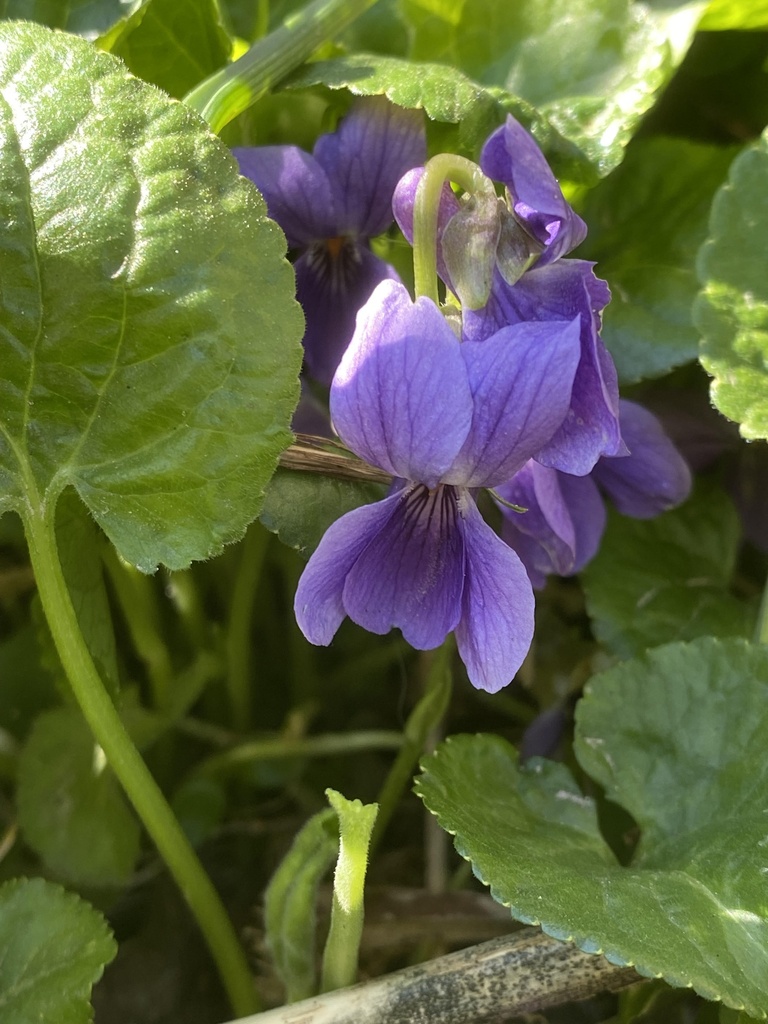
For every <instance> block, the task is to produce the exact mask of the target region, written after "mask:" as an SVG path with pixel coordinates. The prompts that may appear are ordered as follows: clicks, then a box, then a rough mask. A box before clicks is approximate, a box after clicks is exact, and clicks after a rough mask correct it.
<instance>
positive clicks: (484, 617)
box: [456, 491, 534, 693]
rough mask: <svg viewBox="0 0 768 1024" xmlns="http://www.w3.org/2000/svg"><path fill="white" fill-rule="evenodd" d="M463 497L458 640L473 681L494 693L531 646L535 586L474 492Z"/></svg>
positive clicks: (520, 662) (517, 667) (515, 668)
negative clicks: (483, 513)
mask: <svg viewBox="0 0 768 1024" xmlns="http://www.w3.org/2000/svg"><path fill="white" fill-rule="evenodd" d="M460 497H461V500H460V511H461V515H462V519H463V521H464V544H465V549H466V556H465V557H466V579H465V581H464V593H463V595H462V613H461V621H460V622H459V624H458V626H457V627H456V643H457V645H458V649H459V654H460V655H461V658H462V660H463V662H464V664H465V665H466V666H467V675H468V676H469V681H470V682H471V683H472V685H473V686H476V687H477V688H478V689H480V690H487V691H488V692H489V693H495V692H496V691H497V690H500V689H501V688H502V687H503V686H506V685H507V684H508V683H510V682H511V681H512V679H513V678H514V676H515V673H516V672H517V670H518V669H519V668H520V666H521V665H522V663H523V660H524V658H525V656H526V654H527V653H528V650H529V648H530V646H531V641H532V639H533V611H534V600H533V590H532V589H531V583H530V580H529V579H528V576H527V574H526V571H525V568H524V566H523V563H522V562H521V561H520V559H519V558H518V557H517V555H516V554H515V552H514V551H513V550H512V549H511V548H510V547H509V546H508V545H506V544H505V543H504V541H503V540H501V538H500V537H497V535H496V534H495V533H494V532H493V530H492V529H491V528H490V526H488V524H487V523H486V522H485V521H484V520H483V517H482V516H481V515H480V512H479V511H478V508H477V506H476V505H475V502H474V500H473V499H472V497H471V496H470V494H469V493H468V492H466V491H464V492H460Z"/></svg>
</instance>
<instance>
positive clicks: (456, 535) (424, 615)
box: [343, 484, 464, 650]
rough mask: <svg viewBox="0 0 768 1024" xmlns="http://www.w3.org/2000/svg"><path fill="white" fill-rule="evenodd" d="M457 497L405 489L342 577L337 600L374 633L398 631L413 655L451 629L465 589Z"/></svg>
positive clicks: (445, 491)
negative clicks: (342, 588)
mask: <svg viewBox="0 0 768 1024" xmlns="http://www.w3.org/2000/svg"><path fill="white" fill-rule="evenodd" d="M458 494H459V492H458V491H457V489H456V488H454V487H448V486H440V487H437V488H435V489H434V490H429V489H428V488H427V487H426V486H425V485H424V484H410V485H408V486H407V487H406V488H405V489H404V490H402V491H400V492H399V494H397V495H395V496H394V498H396V499H397V501H398V505H397V508H396V510H395V512H394V513H393V515H392V516H391V517H390V518H389V519H388V520H387V521H386V523H385V524H384V525H383V527H382V529H381V530H380V531H379V532H378V533H377V535H376V536H375V537H374V538H373V539H372V540H371V542H370V543H369V544H368V545H367V546H366V548H365V550H364V551H363V552H362V553H361V554H360V556H359V557H358V558H356V559H355V563H354V565H353V566H352V567H351V569H350V570H349V573H348V574H347V579H346V583H345V585H344V594H343V602H344V608H345V610H346V612H347V614H348V615H349V617H350V618H351V619H352V620H353V622H357V623H358V625H360V626H363V627H364V628H365V629H367V630H369V631H370V632H371V633H380V634H381V633H388V632H389V630H390V629H392V628H393V627H395V626H396V627H398V628H399V629H400V630H401V632H402V634H403V636H404V637H405V639H406V640H407V641H408V643H409V644H411V646H412V647H415V648H416V649H417V650H430V649H431V648H433V647H438V646H439V645H440V644H441V643H442V642H443V640H444V639H445V637H446V636H447V634H448V633H450V632H451V630H452V629H454V627H455V626H456V623H457V622H458V621H459V617H460V615H461V607H462V605H461V597H462V591H463V588H464V535H463V528H462V526H463V524H462V521H461V518H460V515H459V501H458ZM387 500H388V501H392V500H393V498H389V499H387Z"/></svg>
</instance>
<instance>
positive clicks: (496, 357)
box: [295, 281, 579, 692]
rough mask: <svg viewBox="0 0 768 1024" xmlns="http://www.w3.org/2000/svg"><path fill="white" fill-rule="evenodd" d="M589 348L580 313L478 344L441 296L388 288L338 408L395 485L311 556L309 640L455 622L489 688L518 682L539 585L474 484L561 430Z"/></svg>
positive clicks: (336, 400) (340, 421)
mask: <svg viewBox="0 0 768 1024" xmlns="http://www.w3.org/2000/svg"><path fill="white" fill-rule="evenodd" d="M578 359H579V323H578V320H575V321H574V322H573V323H570V324H569V323H563V322H562V321H561V322H559V323H556V324H552V323H541V322H539V323H530V324H517V325H515V326H513V327H506V328H503V329H502V330H501V331H499V332H498V334H497V335H496V336H494V337H491V338H488V339H487V340H486V341H485V342H483V344H482V345H479V344H475V343H472V342H467V343H464V344H462V343H460V342H459V340H458V339H457V338H456V335H455V334H454V333H453V330H452V329H451V327H450V326H449V324H448V323H447V321H446V320H445V318H444V317H443V315H442V313H441V312H440V310H439V309H438V308H437V306H435V305H434V303H432V302H431V301H430V300H429V299H426V298H420V299H417V300H416V302H413V301H412V300H411V298H410V296H409V295H408V292H407V291H406V289H405V288H404V286H403V285H401V284H398V283H395V282H392V281H385V282H383V283H381V284H379V285H378V287H377V288H376V290H375V291H374V293H373V295H372V296H371V298H370V300H369V301H368V303H367V304H366V305H365V306H364V307H363V309H361V310H360V313H359V315H358V319H357V326H356V329H355V333H354V336H353V338H352V341H351V343H350V345H349V348H348V349H347V351H346V353H345V355H344V357H343V358H342V361H341V364H340V365H339V369H338V371H337V373H336V376H335V378H334V381H333V385H332V388H331V415H332V418H333V421H334V425H335V427H336V429H337V431H338V433H339V435H340V436H341V438H342V440H343V441H344V442H345V443H346V444H347V445H348V446H349V448H351V449H352V450H353V451H354V452H356V453H357V454H358V455H359V456H360V457H361V458H363V459H365V460H366V461H367V462H369V463H371V464H372V465H374V466H378V467H379V468H380V469H383V470H384V471H385V472H387V473H390V474H391V475H392V476H393V477H394V483H393V488H392V491H391V493H390V495H389V496H388V497H387V498H385V499H383V500H382V501H379V502H376V503H375V504H373V505H366V506H363V507H362V508H358V509H355V510H353V511H352V512H348V513H347V514H346V515H344V516H342V517H341V519H339V520H337V521H336V522H335V523H334V524H333V525H332V526H331V527H330V528H329V529H328V530H327V532H326V534H325V536H324V537H323V539H322V541H321V542H320V545H319V546H318V548H317V549H316V551H315V552H314V554H313V555H312V557H311V558H310V560H309V562H308V564H307V567H306V569H305V570H304V573H303V575H302V577H301V580H300V581H299V585H298V589H297V592H296V601H295V611H296V618H297V621H298V623H299V626H300V628H301V630H302V632H303V633H304V635H305V636H306V637H307V639H308V640H310V641H311V642H312V643H315V644H322V645H327V644H329V643H330V642H331V640H332V638H333V636H334V634H335V633H336V630H337V629H338V628H339V626H340V624H341V622H342V620H343V619H344V617H345V616H347V615H348V616H349V617H350V618H351V619H352V620H353V621H354V622H357V623H358V624H359V625H361V626H363V627H364V628H365V629H368V630H370V631H371V632H372V633H379V634H383V633H387V632H388V631H389V630H390V629H392V628H393V627H398V628H399V629H400V630H401V631H402V633H403V636H404V637H405V639H406V640H407V641H408V642H409V643H410V644H411V645H412V646H413V647H415V648H417V649H419V650H429V649H431V648H434V647H437V646H438V645H439V644H440V643H442V641H443V640H444V638H445V637H446V635H447V634H448V633H450V632H451V631H452V630H455V633H456V641H457V645H458V649H459V653H460V655H461V657H462V658H463V660H464V663H465V665H466V666H467V672H468V675H469V678H470V681H471V682H472V683H473V684H474V685H475V686H477V687H479V688H481V689H485V690H488V691H490V692H495V691H496V690H498V689H500V688H501V687H502V686H505V685H506V684H507V683H509V682H510V681H511V679H512V678H513V676H514V674H515V672H516V671H517V669H518V668H519V666H520V664H521V663H522V661H523V658H524V657H525V655H526V653H527V651H528V648H529V646H530V642H531V639H532V636H533V593H532V590H531V585H530V582H529V580H528V577H527V575H526V573H525V570H524V568H523V566H522V563H521V562H520V560H519V559H518V557H517V555H515V553H514V552H513V551H512V549H511V548H510V547H509V546H508V545H506V544H505V543H504V542H503V541H502V540H501V539H500V538H499V537H498V536H497V535H496V534H495V533H494V532H493V530H492V529H491V528H490V527H489V526H488V525H487V524H486V523H485V522H484V520H483V518H482V516H481V515H480V512H479V510H478V508H477V505H476V504H475V500H474V496H473V491H474V490H475V489H476V488H481V487H493V486H495V485H496V484H499V483H501V482H503V481H505V480H508V479H509V478H510V477H511V476H513V475H514V474H515V473H516V472H517V471H518V470H519V469H520V468H521V467H522V466H523V465H524V464H525V462H526V461H527V460H528V459H529V458H531V456H532V455H534V454H535V453H536V452H537V451H538V450H539V449H540V448H541V446H542V445H543V444H545V443H546V442H547V441H548V439H549V438H550V437H551V436H552V434H553V433H554V432H555V431H556V430H557V428H558V427H559V425H560V423H561V422H562V420H563V417H564V416H565V415H566V412H567V410H568V405H569V402H570V395H571V389H572V385H573V378H574V375H575V373H576V367H577V363H578Z"/></svg>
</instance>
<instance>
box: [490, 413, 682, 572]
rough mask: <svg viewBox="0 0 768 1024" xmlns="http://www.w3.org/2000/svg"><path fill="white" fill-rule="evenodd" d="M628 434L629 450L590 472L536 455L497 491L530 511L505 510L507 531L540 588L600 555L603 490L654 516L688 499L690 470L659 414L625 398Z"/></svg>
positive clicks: (630, 510)
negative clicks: (574, 471) (565, 469)
mask: <svg viewBox="0 0 768 1024" xmlns="http://www.w3.org/2000/svg"><path fill="white" fill-rule="evenodd" d="M620 420H621V433H622V437H623V439H624V441H625V442H626V444H627V446H628V448H629V455H626V456H623V457H621V458H603V459H600V461H599V462H598V464H597V465H596V466H595V468H594V469H593V471H592V473H591V474H590V475H589V476H582V477H577V476H569V475H568V474H567V473H560V472H558V471H557V470H554V469H550V468H548V467H546V466H542V465H540V464H539V463H538V462H534V461H530V462H528V463H527V464H526V465H525V466H523V468H522V469H521V470H520V471H519V472H518V473H516V474H515V476H514V477H513V478H512V479H511V480H509V481H507V482H506V483H505V484H502V485H501V486H499V487H497V488H496V493H497V494H498V495H499V496H500V497H502V498H503V499H504V500H505V501H508V502H510V503H511V504H513V505H520V506H522V507H523V508H525V509H527V510H528V511H527V512H521V513H518V512H514V511H512V510H511V509H507V508H503V507H502V513H503V515H504V523H503V526H502V531H501V535H502V537H503V538H504V540H506V542H507V543H508V544H509V545H510V547H512V548H513V549H514V550H515V551H516V552H517V553H518V555H519V556H520V558H521V560H522V562H523V564H524V565H525V567H526V569H527V570H528V575H529V577H530V579H531V583H532V584H533V586H534V587H536V588H540V587H543V586H544V583H545V582H546V577H547V576H548V575H550V574H553V573H554V574H556V575H558V576H573V575H574V574H575V573H577V572H579V571H580V570H581V569H583V567H584V566H585V565H586V564H587V562H589V561H590V559H591V558H592V557H593V556H594V555H595V554H596V552H597V549H598V546H599V544H600V539H601V537H602V535H603V530H604V529H605V519H606V516H605V508H604V506H603V501H602V498H601V497H600V491H603V492H604V493H605V494H606V495H607V496H608V497H609V498H610V499H611V500H612V501H613V503H614V505H615V506H616V508H617V509H618V510H619V512H621V513H622V514H623V515H626V516H632V517H633V518H634V519H650V518H652V517H653V516H657V515H659V514H660V513H662V512H665V511H666V510H667V509H670V508H674V506H675V505H679V504H680V503H681V502H682V501H684V500H685V499H686V498H687V497H688V494H689V492H690V489H691V472H690V469H689V468H688V464H687V463H686V461H685V459H684V458H683V457H682V455H680V453H679V452H678V450H677V448H675V446H674V445H673V443H672V442H671V441H670V440H669V438H668V437H667V435H666V434H665V433H664V430H663V428H662V426H661V424H660V423H659V421H658V420H657V419H656V417H655V416H654V415H653V414H652V413H650V412H648V410H647V409H644V408H643V407H642V406H640V405H637V404H636V403H635V402H628V401H625V400H624V399H622V400H621V402H620Z"/></svg>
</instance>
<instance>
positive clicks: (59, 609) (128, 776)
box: [25, 512, 259, 1016]
mask: <svg viewBox="0 0 768 1024" xmlns="http://www.w3.org/2000/svg"><path fill="white" fill-rule="evenodd" d="M25 529H26V534H27V542H28V544H29V555H30V560H31V563H32V568H33V569H34V572H35V578H36V580H37V587H38V593H39V595H40V600H41V602H42V605H43V610H44V611H45V616H46V619H47V620H48V625H49V627H50V630H51V634H52V635H53V639H54V641H55V643H56V649H57V651H58V653H59V657H60V659H61V663H62V666H63V667H64V671H65V672H66V675H67V678H68V679H69V682H70V685H71V687H72V692H73V693H74V695H75V698H76V700H77V702H78V704H79V705H80V708H81V710H82V712H83V714H84V716H85V718H86V720H87V722H88V724H89V726H90V727H91V730H92V732H93V735H94V737H95V738H96V741H97V742H98V744H99V745H100V746H101V748H102V750H103V751H104V754H105V755H106V758H107V761H108V762H109V764H110V766H111V767H112V770H113V771H114V773H115V775H116V776H117V778H118V779H119V780H120V783H121V785H122V786H123V788H124V789H125V792H126V793H127V795H128V798H129V799H130V801H131V803H132V804H133V806H134V808H135V809H136V812H137V814H138V815H139V817H140V818H141V820H142V822H143V823H144V826H145V828H146V830H147V832H148V833H149V835H150V836H151V837H152V839H153V840H154V842H155V845H156V846H157V848H158V850H159V852H160V855H161V856H162V858H163V860H164V861H165V863H166V864H167V866H168V869H169V871H170V872H171V874H172V875H173V877H174V878H175V880H176V882H177V883H178V885H179V888H180V889H181V891H182V893H183V895H184V898H185V899H186V901H187V903H188V904H189V907H190V909H191V910H192V913H193V914H194V915H195V918H196V919H197V922H198V924H199V925H200V928H201V929H202V932H203V935H204V936H205V939H206V941H207V943H208V946H209V948H210V950H211V953H212V954H213V957H214V959H215V961H216V963H217V965H218V968H219V972H220V974H221V978H222V980H223V982H224V985H225V987H226V989H227V992H228V994H229V997H230V1000H231V1002H232V1007H233V1009H234V1010H235V1012H236V1013H237V1014H238V1015H240V1016H243V1015H245V1014H248V1013H254V1012H256V1011H257V1010H258V1009H259V1006H258V999H257V996H256V991H255V988H254V985H253V979H252V977H251V973H250V970H249V968H248V963H247V961H246V958H245V953H244V951H243V949H242V947H241V945H240V943H239V941H238V939H237V935H236V934H235V930H234V928H233V926H232V922H231V921H230V920H229V917H228V916H227V913H226V911H225V910H224V907H223V906H222V904H221V901H220V899H219V896H218V894H217V892H216V890H215V889H214V887H213V885H212V883H211V880H210V879H209V878H208V876H207V875H206V873H205V871H204V870H203V868H202V866H201V864H200V861H199V860H198V859H197V856H196V854H195V852H194V850H193V849H192V847H191V845H190V844H189V841H188V840H187V837H186V836H185V835H184V832H183V831H182V829H181V826H180V825H179V823H178V821H177V820H176V818H175V817H174V815H173V812H172V811H171V809H170V807H169V806H168V803H167V802H166V800H165V797H164V796H163V794H162V792H161V791H160V788H159V787H158V785H157V783H156V782H155V780H154V779H153V777H152V775H151V774H150V772H149V769H148V768H147V766H146V765H145V764H144V762H143V760H142V759H141V756H140V755H139V753H138V751H137V750H136V747H135V746H134V745H133V742H132V740H131V738H130V736H129V735H128V733H127V732H126V730H125V727H124V726H123V723H122V721H121V720H120V716H119V715H118V713H117V711H116V709H115V706H114V705H113V703H112V701H111V700H110V698H109V696H108V694H107V692H106V690H105V689H104V685H103V683H102V681H101V679H100V678H99V674H98V672H97V671H96V668H95V666H94V664H93V659H92V658H91V655H90V653H89V651H88V648H87V646H86V643H85V640H84V639H83V635H82V633H81V632H80V627H79V625H78V622H77V616H76V615H75V611H74V608H73V607H72V602H71V600H70V596H69V592H68V590H67V586H66V583H65V581H64V575H63V573H62V570H61V563H60V562H59V555H58V551H57V549H56V540H55V536H54V531H53V526H52V523H51V522H49V521H46V520H45V519H44V518H43V517H42V516H40V515H38V514H36V513H35V512H30V513H29V514H28V515H27V517H26V518H25Z"/></svg>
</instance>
